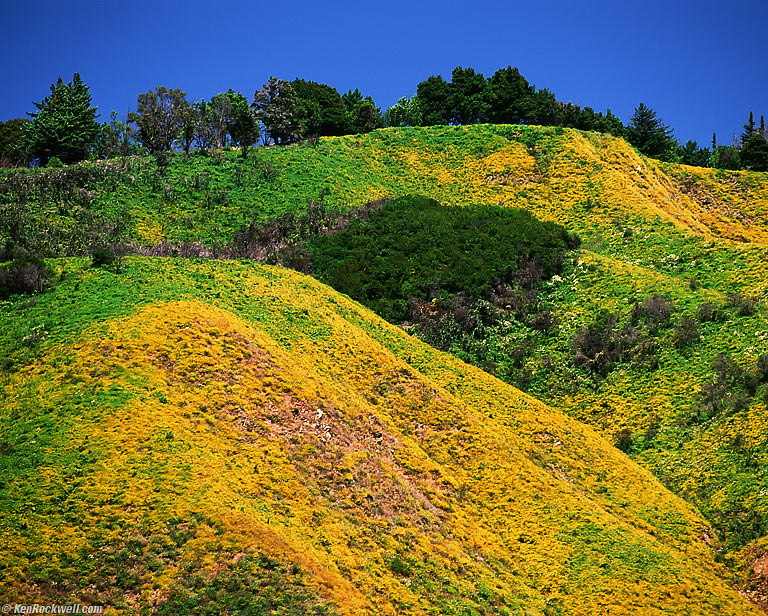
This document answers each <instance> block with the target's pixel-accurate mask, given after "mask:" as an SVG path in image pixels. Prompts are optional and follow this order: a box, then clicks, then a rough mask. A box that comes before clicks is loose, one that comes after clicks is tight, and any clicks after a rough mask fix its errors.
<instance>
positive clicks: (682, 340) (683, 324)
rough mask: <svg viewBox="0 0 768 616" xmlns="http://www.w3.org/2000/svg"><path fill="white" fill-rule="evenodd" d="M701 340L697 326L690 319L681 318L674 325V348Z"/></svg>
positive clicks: (680, 347)
mask: <svg viewBox="0 0 768 616" xmlns="http://www.w3.org/2000/svg"><path fill="white" fill-rule="evenodd" d="M699 340H701V332H700V331H699V324H698V323H697V322H696V321H694V320H693V319H692V318H690V317H682V318H681V319H680V320H679V321H678V322H677V325H675V346H676V347H677V348H678V349H682V348H684V347H687V346H688V345H690V344H693V343H695V342H698V341H699Z"/></svg>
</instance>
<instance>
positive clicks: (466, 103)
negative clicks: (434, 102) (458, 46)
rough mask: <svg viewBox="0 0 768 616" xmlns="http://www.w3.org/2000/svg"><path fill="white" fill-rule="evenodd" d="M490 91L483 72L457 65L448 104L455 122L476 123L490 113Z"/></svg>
mask: <svg viewBox="0 0 768 616" xmlns="http://www.w3.org/2000/svg"><path fill="white" fill-rule="evenodd" d="M487 100H488V91H487V85H486V81H485V77H483V74H482V73H476V72H475V69H473V68H462V67H461V66H457V67H456V68H455V69H453V73H451V83H450V88H449V96H448V106H449V109H450V121H451V122H453V123H454V124H475V123H477V122H481V121H483V120H485V118H486V115H487V113H488V102H487Z"/></svg>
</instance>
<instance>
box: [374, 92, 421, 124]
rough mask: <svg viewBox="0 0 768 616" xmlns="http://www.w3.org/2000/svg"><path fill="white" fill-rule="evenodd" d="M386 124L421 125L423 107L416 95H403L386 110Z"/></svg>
mask: <svg viewBox="0 0 768 616" xmlns="http://www.w3.org/2000/svg"><path fill="white" fill-rule="evenodd" d="M383 121H384V125H385V126H421V124H422V117H421V108H420V107H419V99H418V98H416V97H413V98H408V97H407V96H403V97H401V98H400V99H399V100H398V101H397V103H395V104H394V105H392V107H390V108H389V109H387V110H386V111H385V112H384V118H383Z"/></svg>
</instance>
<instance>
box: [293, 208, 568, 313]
mask: <svg viewBox="0 0 768 616" xmlns="http://www.w3.org/2000/svg"><path fill="white" fill-rule="evenodd" d="M576 242H577V240H575V238H573V237H572V236H570V235H569V234H568V233H567V232H566V231H565V230H564V229H563V228H562V227H560V226H559V225H555V224H552V223H542V222H540V221H538V220H537V219H535V218H534V217H533V216H531V215H530V214H529V213H528V212H525V211H523V210H515V209H511V208H503V207H497V206H477V207H469V206H467V207H463V208H453V207H444V206H441V205H440V204H438V203H437V202H436V201H433V200H431V199H426V198H423V197H407V198H401V199H397V200H395V201H393V202H391V203H389V204H386V205H385V206H384V207H382V208H381V209H379V210H376V211H374V212H372V213H371V214H370V217H368V218H367V219H354V220H352V221H351V222H350V224H349V225H348V226H347V227H346V228H345V229H343V230H342V231H340V232H338V233H336V234H334V235H331V236H320V237H316V238H314V239H312V240H310V241H309V243H308V250H309V252H310V253H311V255H312V258H313V265H312V271H313V272H314V273H315V274H316V275H317V276H318V277H319V278H320V279H321V280H324V281H326V282H327V283H328V284H330V285H331V286H333V287H334V288H336V289H337V290H339V291H341V292H343V293H346V294H348V295H349V296H350V297H353V298H354V299H357V300H359V301H361V302H363V303H364V304H366V305H367V306H369V307H370V308H372V309H373V310H375V311H376V312H377V313H378V314H380V315H382V316H383V317H385V318H386V319H389V320H392V321H402V320H404V319H405V318H406V317H407V315H408V312H409V308H408V303H409V300H412V299H416V300H431V299H433V298H435V299H436V298H440V297H442V296H443V294H448V296H453V295H455V294H458V293H463V294H465V295H466V296H467V297H469V298H473V299H479V298H487V297H490V293H491V291H492V290H493V288H494V286H495V285H497V284H499V283H510V282H513V281H515V280H516V276H518V275H520V274H521V273H522V272H523V271H525V270H526V268H529V267H531V268H535V269H536V274H535V276H536V277H537V278H538V279H539V280H540V279H542V278H548V277H550V276H552V275H553V274H555V273H556V272H557V271H559V267H560V266H561V264H562V260H563V259H564V257H565V253H566V252H567V251H568V250H569V249H570V248H572V247H573V246H574V245H575V244H576Z"/></svg>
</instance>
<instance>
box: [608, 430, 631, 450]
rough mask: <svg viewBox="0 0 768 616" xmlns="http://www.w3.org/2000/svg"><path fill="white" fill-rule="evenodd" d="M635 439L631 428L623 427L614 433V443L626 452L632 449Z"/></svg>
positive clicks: (617, 447)
mask: <svg viewBox="0 0 768 616" xmlns="http://www.w3.org/2000/svg"><path fill="white" fill-rule="evenodd" d="M633 441H634V439H633V437H632V430H630V429H629V428H622V429H621V430H618V431H617V432H614V434H613V443H614V445H616V449H620V450H621V451H623V452H624V453H629V452H630V451H632V444H633Z"/></svg>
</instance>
